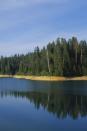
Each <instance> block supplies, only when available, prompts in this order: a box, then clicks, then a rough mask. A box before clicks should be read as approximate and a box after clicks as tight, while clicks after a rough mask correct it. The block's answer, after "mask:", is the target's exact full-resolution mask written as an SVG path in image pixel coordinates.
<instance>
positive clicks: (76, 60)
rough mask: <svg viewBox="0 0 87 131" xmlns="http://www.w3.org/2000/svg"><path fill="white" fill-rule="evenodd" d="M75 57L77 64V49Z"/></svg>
mask: <svg viewBox="0 0 87 131" xmlns="http://www.w3.org/2000/svg"><path fill="white" fill-rule="evenodd" d="M75 59H76V65H77V49H76V58H75Z"/></svg>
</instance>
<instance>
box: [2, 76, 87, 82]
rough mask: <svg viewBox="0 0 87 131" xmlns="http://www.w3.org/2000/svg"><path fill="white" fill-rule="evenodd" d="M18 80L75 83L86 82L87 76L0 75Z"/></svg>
mask: <svg viewBox="0 0 87 131" xmlns="http://www.w3.org/2000/svg"><path fill="white" fill-rule="evenodd" d="M9 77H10V78H18V79H28V80H38V81H70V80H72V81H75V80H79V81H80V80H87V76H81V77H58V76H23V75H14V76H12V75H0V78H9Z"/></svg>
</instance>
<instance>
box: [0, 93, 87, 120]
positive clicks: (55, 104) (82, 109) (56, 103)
mask: <svg viewBox="0 0 87 131" xmlns="http://www.w3.org/2000/svg"><path fill="white" fill-rule="evenodd" d="M8 95H10V96H14V97H15V98H16V97H17V98H19V97H21V98H26V99H28V100H29V101H30V102H31V103H34V105H35V108H36V109H39V108H40V107H43V108H44V109H45V110H47V111H48V112H50V113H53V114H54V115H55V116H57V117H58V118H59V119H64V118H66V117H67V116H70V117H71V118H73V119H77V118H79V117H85V116H86V115H87V96H84V95H82V96H81V95H66V94H61V95H60V94H58V92H53V93H52V92H50V93H46V92H44V93H43V92H16V91H15V92H13V91H12V92H0V97H1V98H3V97H6V96H8Z"/></svg>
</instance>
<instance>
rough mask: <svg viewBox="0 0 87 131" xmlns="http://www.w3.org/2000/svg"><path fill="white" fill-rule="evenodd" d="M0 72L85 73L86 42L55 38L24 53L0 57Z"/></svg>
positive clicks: (21, 73) (86, 68)
mask: <svg viewBox="0 0 87 131" xmlns="http://www.w3.org/2000/svg"><path fill="white" fill-rule="evenodd" d="M0 74H8V75H15V74H17V75H36V76H69V77H70V76H83V75H87V42H86V41H85V40H81V41H78V40H77V38H76V37H72V38H71V39H68V40H66V39H65V38H57V39H56V40H55V41H52V42H49V43H48V45H47V46H44V47H43V48H42V49H39V47H36V48H35V50H34V51H33V52H29V53H27V54H26V55H23V54H21V55H19V54H16V55H14V56H10V57H3V56H1V57H0Z"/></svg>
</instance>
